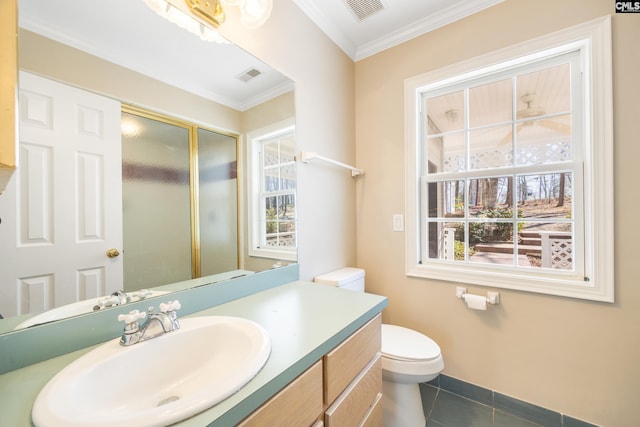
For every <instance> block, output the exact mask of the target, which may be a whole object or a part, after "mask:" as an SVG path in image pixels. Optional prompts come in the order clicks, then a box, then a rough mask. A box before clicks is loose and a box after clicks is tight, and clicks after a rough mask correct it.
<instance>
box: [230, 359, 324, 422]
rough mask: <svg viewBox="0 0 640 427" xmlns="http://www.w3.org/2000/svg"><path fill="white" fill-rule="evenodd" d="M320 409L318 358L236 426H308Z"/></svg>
mask: <svg viewBox="0 0 640 427" xmlns="http://www.w3.org/2000/svg"><path fill="white" fill-rule="evenodd" d="M322 409H323V406H322V360H320V361H318V362H317V363H316V364H315V365H313V366H312V367H310V368H309V369H307V370H306V371H305V372H304V373H302V374H301V375H300V376H299V377H298V378H296V379H295V380H293V381H292V382H291V383H290V384H289V385H288V386H286V387H285V388H284V389H282V390H281V391H280V392H279V393H278V394H276V395H275V396H273V397H272V398H271V399H269V400H268V401H267V402H266V403H265V404H264V405H262V406H261V407H260V408H258V409H257V410H256V411H255V412H253V413H252V414H251V415H249V417H247V418H245V419H244V421H242V422H241V423H240V424H238V426H239V427H264V426H279V427H302V426H312V425H314V423H315V422H316V421H317V420H318V418H320V415H321V414H322Z"/></svg>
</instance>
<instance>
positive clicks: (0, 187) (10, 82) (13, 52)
mask: <svg viewBox="0 0 640 427" xmlns="http://www.w3.org/2000/svg"><path fill="white" fill-rule="evenodd" d="M0 28H2V33H1V34H0V73H1V74H2V79H0V194H2V192H3V191H4V189H5V187H6V186H7V183H8V182H9V179H10V178H11V175H12V174H13V172H14V170H15V168H16V164H17V156H18V154H17V148H16V147H17V144H16V141H17V138H16V133H17V128H16V93H17V90H18V83H17V82H18V3H17V2H16V1H2V2H0Z"/></svg>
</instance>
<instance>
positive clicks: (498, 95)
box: [469, 79, 513, 128]
mask: <svg viewBox="0 0 640 427" xmlns="http://www.w3.org/2000/svg"><path fill="white" fill-rule="evenodd" d="M512 117H513V88H512V80H511V79H507V80H501V81H498V82H494V83H490V84H486V85H482V86H477V87H474V88H471V89H469V126H470V127H472V128H474V127H478V126H485V125H490V124H494V123H504V122H509V121H511V119H512Z"/></svg>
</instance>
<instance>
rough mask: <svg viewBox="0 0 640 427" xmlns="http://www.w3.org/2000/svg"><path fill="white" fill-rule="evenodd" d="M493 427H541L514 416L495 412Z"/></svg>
mask: <svg viewBox="0 0 640 427" xmlns="http://www.w3.org/2000/svg"><path fill="white" fill-rule="evenodd" d="M493 427H542V426H540V424H536V423H532V422H531V421H527V420H524V419H522V418H518V417H516V416H514V415H510V414H507V413H505V412H502V411H498V410H495V411H494V413H493Z"/></svg>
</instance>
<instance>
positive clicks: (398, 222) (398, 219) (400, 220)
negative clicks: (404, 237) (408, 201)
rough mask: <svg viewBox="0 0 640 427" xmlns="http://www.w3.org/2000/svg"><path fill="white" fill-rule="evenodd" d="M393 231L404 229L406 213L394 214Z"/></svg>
mask: <svg viewBox="0 0 640 427" xmlns="http://www.w3.org/2000/svg"><path fill="white" fill-rule="evenodd" d="M393 231H404V215H402V214H395V215H393Z"/></svg>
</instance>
